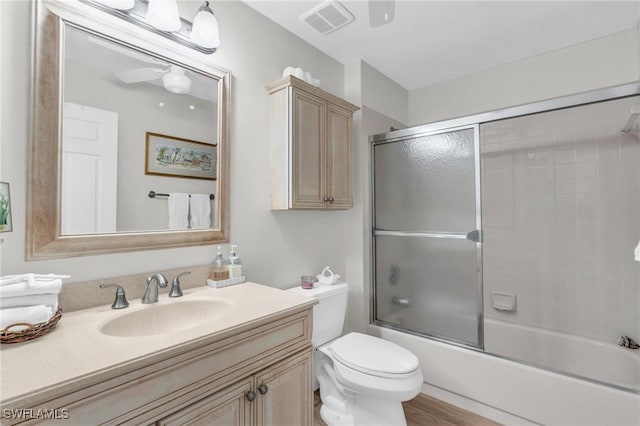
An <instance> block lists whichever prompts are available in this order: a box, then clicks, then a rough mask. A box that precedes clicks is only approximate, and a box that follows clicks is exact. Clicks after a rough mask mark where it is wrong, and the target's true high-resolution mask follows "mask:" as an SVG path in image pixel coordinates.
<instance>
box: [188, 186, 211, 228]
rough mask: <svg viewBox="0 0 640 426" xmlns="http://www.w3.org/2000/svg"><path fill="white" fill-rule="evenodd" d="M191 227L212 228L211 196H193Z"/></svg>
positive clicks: (191, 202)
mask: <svg viewBox="0 0 640 426" xmlns="http://www.w3.org/2000/svg"><path fill="white" fill-rule="evenodd" d="M190 205H191V227H192V228H194V229H197V228H209V227H210V226H211V199H210V198H209V194H191V201H190Z"/></svg>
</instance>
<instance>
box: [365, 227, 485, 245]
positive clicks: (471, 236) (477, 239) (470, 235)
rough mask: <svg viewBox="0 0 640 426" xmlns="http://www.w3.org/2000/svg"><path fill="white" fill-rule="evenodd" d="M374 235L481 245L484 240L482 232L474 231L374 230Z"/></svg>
mask: <svg viewBox="0 0 640 426" xmlns="http://www.w3.org/2000/svg"><path fill="white" fill-rule="evenodd" d="M373 235H391V236H395V237H423V238H445V239H453V240H469V241H472V242H474V243H481V242H482V240H483V236H482V230H480V229H474V230H473V231H470V232H467V233H466V234H465V233H462V232H460V233H453V232H451V233H449V232H414V231H389V230H386V229H374V230H373Z"/></svg>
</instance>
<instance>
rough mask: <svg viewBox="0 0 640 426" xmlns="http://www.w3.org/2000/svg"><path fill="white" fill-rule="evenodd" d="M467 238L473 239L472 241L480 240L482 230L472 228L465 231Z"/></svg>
mask: <svg viewBox="0 0 640 426" xmlns="http://www.w3.org/2000/svg"><path fill="white" fill-rule="evenodd" d="M467 240H469V241H473V242H474V243H481V242H482V230H480V229H474V230H473V231H471V232H467Z"/></svg>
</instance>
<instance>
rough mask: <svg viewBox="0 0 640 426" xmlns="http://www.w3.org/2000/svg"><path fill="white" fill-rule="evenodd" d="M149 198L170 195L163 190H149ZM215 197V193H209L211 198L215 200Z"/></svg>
mask: <svg viewBox="0 0 640 426" xmlns="http://www.w3.org/2000/svg"><path fill="white" fill-rule="evenodd" d="M148 195H149V198H156V197H168V196H169V194H163V193H161V192H156V191H149V194H148ZM189 197H191V194H189ZM214 198H216V196H215V195H213V194H209V199H210V200H213V199H214Z"/></svg>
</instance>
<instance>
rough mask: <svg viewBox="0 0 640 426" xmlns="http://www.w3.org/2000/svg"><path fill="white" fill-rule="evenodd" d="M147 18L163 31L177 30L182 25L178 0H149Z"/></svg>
mask: <svg viewBox="0 0 640 426" xmlns="http://www.w3.org/2000/svg"><path fill="white" fill-rule="evenodd" d="M146 20H147V22H148V23H149V24H151V25H153V26H154V27H156V28H157V29H159V30H161V31H177V30H179V29H180V27H182V22H181V21H180V14H179V12H178V3H177V2H176V0H149V6H148V9H147V15H146Z"/></svg>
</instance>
